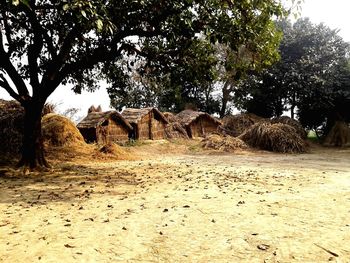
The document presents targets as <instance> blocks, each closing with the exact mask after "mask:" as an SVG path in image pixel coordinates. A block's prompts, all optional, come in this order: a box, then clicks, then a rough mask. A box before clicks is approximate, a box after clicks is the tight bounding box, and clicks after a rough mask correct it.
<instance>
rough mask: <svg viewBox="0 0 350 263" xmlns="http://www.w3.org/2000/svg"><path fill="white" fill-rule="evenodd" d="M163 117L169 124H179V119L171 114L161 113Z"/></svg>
mask: <svg viewBox="0 0 350 263" xmlns="http://www.w3.org/2000/svg"><path fill="white" fill-rule="evenodd" d="M163 115H164V117H165V118H166V119H167V120H168V122H169V123H173V122H179V121H180V120H179V118H178V117H176V115H175V114H174V113H171V112H163Z"/></svg>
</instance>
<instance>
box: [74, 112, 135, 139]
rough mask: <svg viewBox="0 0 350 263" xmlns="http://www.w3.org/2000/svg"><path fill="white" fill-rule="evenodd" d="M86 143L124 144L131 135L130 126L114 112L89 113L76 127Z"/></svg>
mask: <svg viewBox="0 0 350 263" xmlns="http://www.w3.org/2000/svg"><path fill="white" fill-rule="evenodd" d="M77 128H78V129H79V130H80V132H81V134H82V135H83V137H84V139H85V141H86V142H97V143H98V144H107V143H111V142H126V141H128V140H129V137H130V135H131V133H132V130H133V129H132V126H131V125H130V123H129V122H128V121H127V120H125V119H124V118H123V116H122V115H121V114H119V113H118V112H116V111H107V112H90V113H89V114H88V115H87V116H86V117H85V118H84V119H83V120H82V121H81V122H80V123H79V124H78V125H77Z"/></svg>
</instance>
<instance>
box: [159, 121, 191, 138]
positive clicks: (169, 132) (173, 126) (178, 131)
mask: <svg viewBox="0 0 350 263" xmlns="http://www.w3.org/2000/svg"><path fill="white" fill-rule="evenodd" d="M165 137H166V138H167V139H189V137H188V135H187V132H186V130H185V129H184V127H183V126H182V125H181V124H180V123H179V122H173V123H169V124H168V125H167V126H166V127H165Z"/></svg>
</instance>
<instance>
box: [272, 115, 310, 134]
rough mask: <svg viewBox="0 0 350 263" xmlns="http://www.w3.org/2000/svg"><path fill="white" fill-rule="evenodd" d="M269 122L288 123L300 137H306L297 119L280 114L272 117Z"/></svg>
mask: <svg viewBox="0 0 350 263" xmlns="http://www.w3.org/2000/svg"><path fill="white" fill-rule="evenodd" d="M271 122H272V123H283V124H288V125H290V126H292V127H293V128H294V129H295V131H296V132H297V133H298V134H299V136H300V137H301V138H302V139H306V137H307V133H306V131H305V129H304V128H303V126H302V125H301V124H300V122H298V121H297V120H294V119H292V118H290V117H288V116H281V117H277V118H273V119H272V120H271Z"/></svg>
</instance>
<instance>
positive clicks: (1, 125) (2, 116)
mask: <svg viewBox="0 0 350 263" xmlns="http://www.w3.org/2000/svg"><path fill="white" fill-rule="evenodd" d="M23 123H24V109H23V108H22V106H21V105H20V104H19V103H18V102H16V101H6V100H1V99H0V145H1V147H0V153H1V155H2V156H3V157H4V155H8V156H9V157H10V156H17V155H18V154H19V150H20V147H21V145H22V138H23V135H22V133H23Z"/></svg>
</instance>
